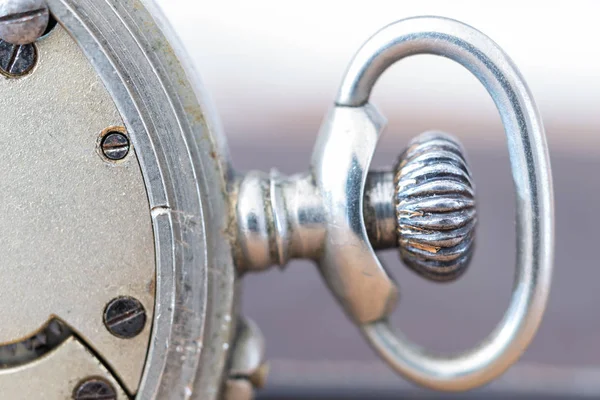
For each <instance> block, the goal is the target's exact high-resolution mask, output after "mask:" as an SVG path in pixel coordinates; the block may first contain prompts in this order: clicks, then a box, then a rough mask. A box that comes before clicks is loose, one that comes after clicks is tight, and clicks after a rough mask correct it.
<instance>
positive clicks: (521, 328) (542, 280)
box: [316, 17, 554, 391]
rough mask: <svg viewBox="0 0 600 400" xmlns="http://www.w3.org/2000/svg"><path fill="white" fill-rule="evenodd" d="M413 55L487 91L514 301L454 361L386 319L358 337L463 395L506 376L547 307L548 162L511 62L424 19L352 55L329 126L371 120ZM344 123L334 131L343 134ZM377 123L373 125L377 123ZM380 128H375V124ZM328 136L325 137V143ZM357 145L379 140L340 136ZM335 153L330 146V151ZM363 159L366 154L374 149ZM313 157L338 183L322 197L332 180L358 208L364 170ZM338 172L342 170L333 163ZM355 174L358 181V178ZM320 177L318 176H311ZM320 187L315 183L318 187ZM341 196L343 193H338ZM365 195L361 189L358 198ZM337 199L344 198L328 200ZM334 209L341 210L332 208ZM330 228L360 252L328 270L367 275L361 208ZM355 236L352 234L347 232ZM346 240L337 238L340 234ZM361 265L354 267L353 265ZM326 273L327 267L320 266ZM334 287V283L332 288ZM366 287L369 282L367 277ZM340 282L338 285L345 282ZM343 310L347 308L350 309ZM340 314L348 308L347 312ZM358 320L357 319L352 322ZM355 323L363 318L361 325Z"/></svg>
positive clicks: (369, 252) (330, 262)
mask: <svg viewBox="0 0 600 400" xmlns="http://www.w3.org/2000/svg"><path fill="white" fill-rule="evenodd" d="M416 54H436V55H440V56H444V57H448V58H450V59H452V60H454V61H456V62H458V63H460V64H462V65H463V66H464V67H465V68H467V69H468V70H469V71H471V72H472V73H473V74H474V75H475V76H476V77H477V78H478V79H479V80H480V81H481V83H482V84H483V85H484V86H485V87H486V89H487V90H488V92H489V93H490V95H491V96H492V98H493V99H494V102H495V103H496V106H497V108H498V111H499V112H500V115H501V118H502V121H503V123H504V128H505V131H506V136H507V139H508V146H509V150H510V161H511V167H512V171H513V180H514V185H515V191H516V198H517V267H516V271H515V283H514V287H513V292H512V298H511V302H510V305H509V307H508V310H507V312H506V314H505V315H504V317H503V318H502V321H501V322H500V324H499V325H498V326H497V327H496V329H495V330H494V331H493V332H492V333H491V334H490V336H489V337H488V338H486V339H485V340H484V341H483V342H482V343H480V344H479V345H477V346H476V347H474V348H473V349H471V350H469V351H467V352H465V353H463V354H459V355H455V356H436V355H432V354H430V353H428V352H426V351H425V350H424V349H422V348H420V347H419V346H416V345H414V344H413V343H411V342H410V341H409V340H408V339H407V338H405V337H404V336H403V335H401V334H395V333H394V332H393V331H392V329H391V327H390V326H389V323H388V322H387V321H386V319H385V318H381V319H379V320H373V321H370V322H367V321H365V320H363V323H362V324H361V329H362V331H363V333H364V334H365V337H366V338H367V339H368V340H369V342H370V343H371V344H372V346H373V347H374V348H375V349H376V350H377V351H378V352H379V354H380V355H381V356H382V357H383V358H384V359H385V360H386V361H387V362H388V363H389V364H390V365H391V366H392V367H393V368H394V369H396V371H398V372H399V373H401V374H403V375H404V376H406V377H407V378H409V379H411V380H413V381H414V382H417V383H419V384H421V385H424V386H427V387H430V388H433V389H438V390H449V391H458V390H468V389H471V388H474V387H477V386H480V385H483V384H485V383H487V382H489V381H490V380H492V379H494V378H496V377H497V376H499V375H500V374H502V373H503V372H504V371H505V370H506V369H507V368H508V367H509V366H510V365H512V364H513V363H514V362H515V361H516V360H517V359H518V358H519V357H520V356H521V354H522V353H523V351H524V350H525V348H526V347H527V346H528V345H529V343H530V342H531V340H532V338H533V336H534V334H535V332H536V331H537V328H538V327H539V324H540V322H541V318H542V315H543V312H544V309H545V307H546V303H547V300H548V293H549V288H550V281H551V277H552V261H553V244H554V243H553V240H554V226H553V223H554V222H553V220H554V219H553V213H554V208H553V193H552V184H551V182H552V180H551V173H550V161H549V156H548V151H547V145H546V138H545V135H544V128H543V125H542V122H541V119H540V117H539V113H538V110H537V107H536V106H535V103H534V102H533V99H532V96H531V93H530V91H529V89H528V87H527V85H526V84H525V82H524V79H523V78H522V77H521V75H520V73H519V72H518V70H517V68H516V67H515V66H514V64H513V62H512V61H511V60H510V59H509V58H508V56H506V55H505V54H504V52H503V51H502V50H501V49H500V48H499V47H498V46H497V45H496V44H495V43H494V42H493V41H491V40H490V39H489V38H487V37H486V36H485V35H483V34H482V33H480V32H479V31H477V30H475V29H473V28H471V27H469V26H467V25H464V24H461V23H459V22H457V21H454V20H450V19H445V18H434V17H421V18H412V19H407V20H403V21H400V22H397V23H394V24H391V25H389V26H387V27H385V28H384V29H382V30H381V31H379V32H378V33H377V34H375V36H373V37H372V38H371V39H370V40H369V41H368V42H367V43H366V44H365V45H364V46H363V47H362V48H361V49H360V50H359V52H358V53H357V55H356V56H355V58H354V60H353V61H352V63H351V64H350V67H349V69H348V72H347V74H346V77H345V78H344V80H343V83H342V86H341V89H340V92H339V95H338V98H337V101H336V104H337V107H336V108H335V111H334V112H333V115H332V116H331V117H330V121H329V125H330V126H335V123H336V122H337V121H336V118H338V113H339V112H341V111H343V112H347V111H346V110H352V111H353V112H354V113H360V112H361V110H363V111H362V112H363V113H365V114H366V113H371V112H372V106H371V105H369V103H368V100H369V96H370V94H371V90H372V88H373V86H374V85H375V83H376V81H377V79H378V78H379V76H380V75H381V74H382V73H383V72H384V71H385V70H386V69H387V68H388V67H389V66H390V65H392V64H393V63H394V62H397V61H399V60H401V59H403V58H405V57H408V56H412V55H416ZM347 120H349V117H348V118H346V120H343V121H341V122H340V125H344V124H345V123H346V121H347ZM375 121H379V119H377V118H376V119H375ZM375 123H376V122H374V124H375ZM333 130H334V129H333V128H330V129H329V130H326V131H324V134H322V135H325V139H327V137H328V136H331V132H332V131H333ZM356 136H366V139H365V141H366V142H367V143H371V141H373V140H375V138H373V133H371V132H367V133H364V129H361V126H359V125H358V126H356V127H355V128H354V129H351V130H348V131H346V132H345V140H346V141H347V142H352V141H353V140H356V139H354V137H356ZM328 145H330V144H329V142H328V141H323V139H321V142H320V147H321V148H325V149H326V148H327V146H328ZM330 146H333V145H330ZM351 150H353V151H355V152H357V154H356V155H353V158H354V159H356V160H361V159H362V158H364V157H368V155H366V154H364V151H363V150H362V149H359V148H356V147H354V148H352V149H351ZM368 151H370V152H371V153H369V154H372V148H371V147H370V146H369V148H368ZM316 154H324V155H325V156H326V157H323V156H321V157H320V158H319V159H318V161H319V162H318V164H319V165H321V171H324V172H323V174H324V175H325V174H333V175H334V176H331V177H328V179H323V184H321V185H320V187H323V188H327V187H328V183H330V182H333V181H335V180H338V181H345V182H348V181H350V180H351V182H352V183H353V184H348V188H349V190H348V193H347V196H349V197H352V198H355V199H357V200H356V201H360V200H361V197H360V196H358V194H360V193H362V192H363V190H364V189H363V188H364V181H365V173H364V172H363V171H364V169H365V168H368V162H367V163H366V165H365V164H364V163H360V164H358V165H356V167H354V166H353V168H352V169H347V170H345V171H344V170H339V172H338V173H337V174H335V171H336V170H338V168H335V167H334V168H332V169H330V170H329V171H328V172H326V167H325V165H333V164H334V162H336V159H339V155H336V154H335V153H333V152H331V153H330V154H329V153H327V151H326V150H325V151H324V150H320V149H319V147H318V148H317V152H316ZM338 165H339V163H338ZM357 170H358V171H361V172H362V173H361V174H357V172H356V171H357ZM317 177H318V175H317ZM317 179H318V180H319V178H317ZM340 189H342V188H341V187H340ZM361 189H363V190H361ZM332 196H335V199H337V198H338V197H341V196H343V194H342V193H339V194H338V193H335V194H332ZM331 204H332V205H337V203H336V202H335V200H334V201H332V202H331ZM331 211H332V213H333V216H330V217H329V218H331V220H332V221H334V222H335V223H336V225H335V226H336V227H337V228H336V229H339V226H340V224H339V221H340V220H341V221H343V222H344V223H346V224H348V225H347V232H346V235H348V236H350V235H352V236H353V237H355V238H356V239H355V240H357V241H359V242H360V243H361V246H348V247H347V248H346V251H347V252H348V253H351V254H349V255H348V256H347V257H346V258H344V259H337V258H334V257H330V258H326V259H324V261H325V269H326V270H334V271H342V272H341V273H340V275H341V276H346V275H348V276H350V275H351V272H349V273H348V274H346V273H345V270H358V271H360V270H363V269H364V268H365V264H364V263H363V262H364V261H363V259H368V262H370V263H371V264H378V262H377V261H376V256H375V253H374V252H373V249H372V248H371V246H370V244H369V243H368V240H367V238H366V233H365V229H364V226H363V224H362V215H361V214H362V207H354V208H351V209H342V208H341V207H337V208H334V209H331ZM351 221H356V222H355V224H354V225H350V223H351ZM351 227H353V228H354V229H351ZM339 236H343V233H341V232H340V233H339ZM341 243H342V242H341V241H336V240H329V241H328V243H327V244H326V246H327V247H331V248H332V249H331V250H330V251H331V252H332V253H333V252H335V251H336V250H335V249H336V248H341V247H342V246H340V244H341ZM354 253H357V254H356V256H362V257H363V259H359V260H358V261H359V262H355V260H357V257H356V256H354ZM321 265H322V266H321V268H323V262H322V264H321ZM326 278H327V279H329V280H330V286H332V287H334V288H336V287H341V288H343V289H342V290H339V289H338V292H337V293H338V298H340V300H341V301H342V302H343V303H344V302H346V298H347V296H348V291H346V288H347V286H346V285H344V284H343V283H342V284H340V281H339V280H337V279H336V278H337V276H336V275H333V276H332V275H329V276H328V275H326ZM332 278H333V279H334V280H333V281H331V279H332ZM364 279H369V278H368V277H365V278H364ZM342 282H343V281H342ZM350 293H354V294H355V295H356V296H358V297H361V296H362V297H365V298H368V297H370V295H371V293H370V292H366V291H365V292H350ZM346 304H347V303H346ZM346 309H347V310H349V311H352V308H350V307H348V305H346ZM355 319H356V318H355ZM357 320H358V321H360V319H357Z"/></svg>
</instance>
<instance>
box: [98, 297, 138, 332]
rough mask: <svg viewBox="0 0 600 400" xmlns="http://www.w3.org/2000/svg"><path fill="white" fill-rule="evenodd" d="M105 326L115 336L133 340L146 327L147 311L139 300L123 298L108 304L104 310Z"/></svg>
mask: <svg viewBox="0 0 600 400" xmlns="http://www.w3.org/2000/svg"><path fill="white" fill-rule="evenodd" d="M104 325H105V326H106V329H108V330H109V332H110V333H112V334H113V335H114V336H116V337H119V338H122V339H131V338H134V337H136V336H137V335H139V334H140V333H141V332H142V330H144V326H145V325H146V310H144V306H142V303H140V302H139V301H138V300H137V299H135V298H133V297H128V296H123V297H117V298H116V299H113V300H111V301H110V303H108V305H107V306H106V309H105V310H104Z"/></svg>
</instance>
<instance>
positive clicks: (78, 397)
mask: <svg viewBox="0 0 600 400" xmlns="http://www.w3.org/2000/svg"><path fill="white" fill-rule="evenodd" d="M73 399H74V400H117V392H116V391H115V389H114V388H113V386H112V385H111V384H110V383H108V382H106V381H105V380H103V379H100V378H90V379H87V380H85V381H83V382H81V383H80V384H79V386H77V387H76V388H75V390H74V391H73Z"/></svg>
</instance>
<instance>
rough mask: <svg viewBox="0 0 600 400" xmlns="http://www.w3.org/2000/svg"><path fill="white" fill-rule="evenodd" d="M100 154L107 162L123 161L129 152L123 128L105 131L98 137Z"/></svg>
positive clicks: (129, 148)
mask: <svg viewBox="0 0 600 400" xmlns="http://www.w3.org/2000/svg"><path fill="white" fill-rule="evenodd" d="M99 144H100V154H101V155H102V157H103V158H104V159H105V160H107V161H113V162H114V161H120V160H123V159H125V157H127V155H128V154H129V151H130V150H131V143H130V142H129V137H128V136H127V133H126V131H125V128H123V127H111V128H108V129H105V130H104V131H103V132H102V134H101V135H100V143H99Z"/></svg>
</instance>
